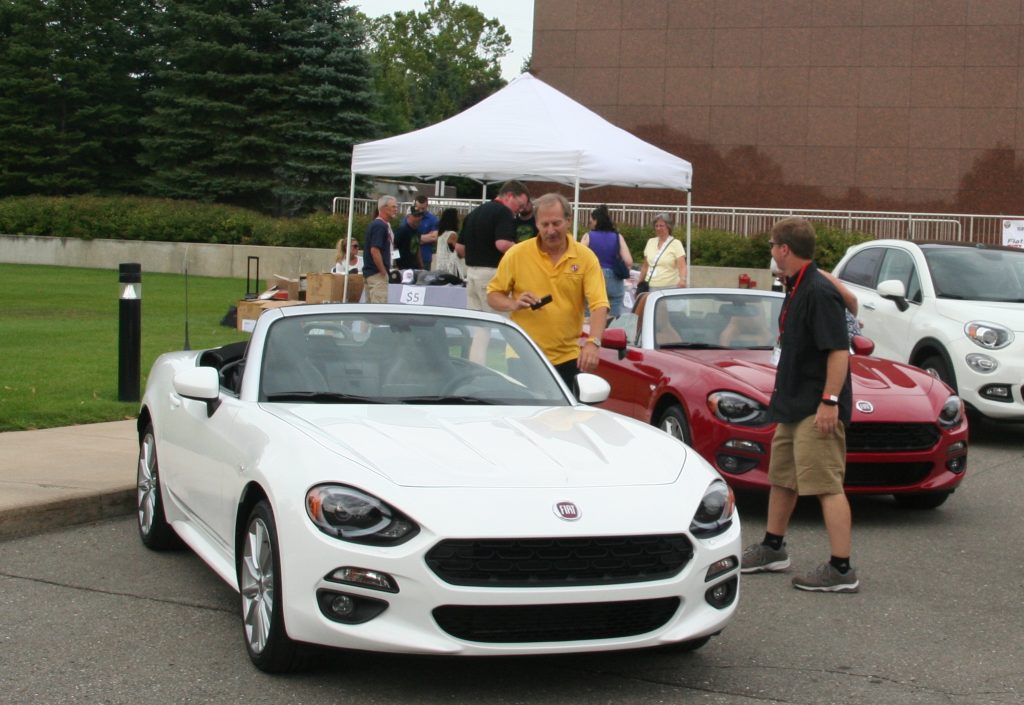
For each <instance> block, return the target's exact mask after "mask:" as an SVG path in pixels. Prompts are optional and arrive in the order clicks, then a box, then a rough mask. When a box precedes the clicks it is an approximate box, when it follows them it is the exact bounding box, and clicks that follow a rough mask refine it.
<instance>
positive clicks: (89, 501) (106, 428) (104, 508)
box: [0, 419, 139, 539]
mask: <svg viewBox="0 0 1024 705" xmlns="http://www.w3.org/2000/svg"><path fill="white" fill-rule="evenodd" d="M138 453H139V442H138V436H137V433H136V430H135V420H134V419H130V420H126V421H112V422H109V423H97V424H84V425H81V426H66V427H61V428H48V429H43V430H40V431H9V432H7V433H0V539H6V538H10V537H13V536H24V535H26V534H32V533H37V532H40V531H47V530H49V529H54V528H60V527H64V526H70V525H72V524H81V523H84V522H88V521H95V520H97V519H104V518H106V517H112V516H120V515H124V514H130V513H131V512H134V511H135V472H136V464H137V462H138Z"/></svg>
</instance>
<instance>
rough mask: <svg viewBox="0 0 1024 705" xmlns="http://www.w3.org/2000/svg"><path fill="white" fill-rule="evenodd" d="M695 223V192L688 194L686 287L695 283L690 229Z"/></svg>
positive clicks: (688, 192)
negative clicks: (693, 222)
mask: <svg viewBox="0 0 1024 705" xmlns="http://www.w3.org/2000/svg"><path fill="white" fill-rule="evenodd" d="M692 221H693V191H687V192H686V287H687V288H689V287H690V284H691V282H692V281H693V251H692V250H691V249H690V228H691V224H692Z"/></svg>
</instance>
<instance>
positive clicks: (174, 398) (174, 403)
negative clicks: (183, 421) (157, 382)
mask: <svg viewBox="0 0 1024 705" xmlns="http://www.w3.org/2000/svg"><path fill="white" fill-rule="evenodd" d="M167 397H168V399H169V400H170V402H171V408H172V409H177V408H178V407H180V406H181V397H179V396H178V395H177V394H174V393H173V392H172V393H170V394H168V395H167Z"/></svg>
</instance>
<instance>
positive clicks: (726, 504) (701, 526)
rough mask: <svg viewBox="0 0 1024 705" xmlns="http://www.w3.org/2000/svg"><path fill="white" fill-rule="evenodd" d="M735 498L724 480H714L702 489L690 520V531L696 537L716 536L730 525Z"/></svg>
mask: <svg viewBox="0 0 1024 705" xmlns="http://www.w3.org/2000/svg"><path fill="white" fill-rule="evenodd" d="M735 508H736V499H735V497H733V494H732V488H731V487H729V485H727V484H725V481H724V480H714V481H712V483H711V484H710V485H708V488H707V489H706V490H705V491H704V496H703V497H702V498H701V500H700V505H699V506H698V507H697V511H696V512H694V514H693V521H691V522H690V533H692V534H693V535H694V536H696V537H697V538H702V539H706V538H710V537H712V536H718V535H719V534H720V533H722V532H724V531H725V530H726V529H728V528H729V527H730V526H732V515H733V511H734V510H735Z"/></svg>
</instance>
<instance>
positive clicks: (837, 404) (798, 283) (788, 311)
mask: <svg viewBox="0 0 1024 705" xmlns="http://www.w3.org/2000/svg"><path fill="white" fill-rule="evenodd" d="M771 245H772V258H773V259H774V260H775V262H776V264H777V265H778V267H779V270H780V272H782V274H783V275H784V276H785V277H786V284H787V291H788V294H787V296H786V300H785V302H784V303H783V304H782V311H781V313H780V314H779V343H778V345H777V346H776V350H775V353H774V355H775V359H776V362H777V365H778V369H777V371H776V373H775V389H774V390H773V392H772V398H771V402H770V404H769V406H768V418H769V420H771V421H775V422H776V423H777V424H778V425H777V426H776V429H775V437H774V439H773V441H772V456H771V463H770V465H769V468H768V478H769V480H770V481H771V490H770V493H769V495H768V522H767V531H766V533H765V537H764V540H763V541H762V542H761V543H759V544H754V545H752V546H748V547H747V549H746V550H745V551H744V552H743V562H742V566H741V570H742V572H744V573H756V572H762V571H769V572H772V571H781V570H785V569H786V568H788V567H789V553H788V552H787V551H786V546H785V542H784V541H783V538H784V536H785V534H786V529H787V528H788V526H789V520H790V517H791V516H792V514H793V510H794V509H795V508H796V503H797V499H798V498H799V497H800V496H801V495H814V496H816V497H818V500H819V501H820V502H821V510H822V515H823V516H824V519H825V529H826V531H827V532H828V538H829V546H830V548H831V553H832V556H831V558H830V560H829V561H828V562H826V563H823V564H821V565H820V566H818V568H816V569H815V570H813V571H811V572H810V573H808V574H807V575H804V576H798V577H795V578H793V586H794V587H796V588H798V589H801V590H814V591H820V592H857V590H858V588H859V585H860V582H859V580H858V579H857V572H856V571H855V570H854V569H853V568H852V567H851V566H850V551H851V524H852V522H851V517H850V504H849V502H848V501H847V499H846V494H845V493H844V491H843V478H844V476H845V473H846V425H847V424H849V423H850V415H851V392H850V367H849V357H850V351H849V345H850V341H849V336H848V335H847V331H846V315H845V306H844V304H843V299H842V297H841V296H840V294H839V291H838V290H837V289H836V288H835V286H833V285H832V283H831V282H830V281H828V279H827V278H825V276H824V275H823V274H822V273H820V272H819V271H818V268H817V267H816V266H815V264H814V262H813V261H812V258H813V257H814V246H815V233H814V228H813V227H812V226H811V224H810V223H808V222H807V221H806V220H804V219H803V218H796V217H792V218H784V219H783V220H780V221H779V222H777V223H776V224H775V226H774V227H773V228H772V232H771Z"/></svg>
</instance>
